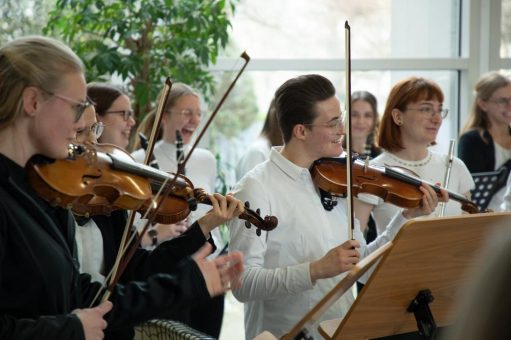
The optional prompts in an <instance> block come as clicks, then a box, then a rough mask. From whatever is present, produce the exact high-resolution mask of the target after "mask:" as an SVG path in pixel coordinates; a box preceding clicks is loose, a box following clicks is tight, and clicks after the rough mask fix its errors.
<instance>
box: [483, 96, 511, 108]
mask: <svg viewBox="0 0 511 340" xmlns="http://www.w3.org/2000/svg"><path fill="white" fill-rule="evenodd" d="M488 101H489V102H490V103H493V104H495V105H499V106H502V107H508V106H510V105H511V98H505V97H502V98H497V99H490V100H488Z"/></svg>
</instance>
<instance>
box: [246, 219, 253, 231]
mask: <svg viewBox="0 0 511 340" xmlns="http://www.w3.org/2000/svg"><path fill="white" fill-rule="evenodd" d="M251 226H252V225H251V224H250V222H249V221H245V227H247V229H250V227H251Z"/></svg>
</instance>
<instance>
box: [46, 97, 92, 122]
mask: <svg viewBox="0 0 511 340" xmlns="http://www.w3.org/2000/svg"><path fill="white" fill-rule="evenodd" d="M41 90H43V91H44V92H46V93H47V94H49V95H50V96H52V97H55V98H59V99H61V100H63V101H65V102H67V103H68V104H71V107H72V108H73V110H74V111H75V123H76V122H78V121H79V120H80V118H82V116H83V113H84V112H85V109H87V108H88V107H89V106H94V102H93V101H92V100H90V98H89V97H87V99H85V101H83V102H81V101H79V100H76V99H73V98H70V97H67V96H64V95H61V94H58V93H53V92H50V91H47V90H45V89H41Z"/></svg>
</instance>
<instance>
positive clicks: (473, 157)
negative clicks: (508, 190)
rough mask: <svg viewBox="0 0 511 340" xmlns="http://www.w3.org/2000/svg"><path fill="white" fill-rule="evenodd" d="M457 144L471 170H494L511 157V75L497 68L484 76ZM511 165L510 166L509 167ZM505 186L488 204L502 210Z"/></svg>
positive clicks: (462, 158)
mask: <svg viewBox="0 0 511 340" xmlns="http://www.w3.org/2000/svg"><path fill="white" fill-rule="evenodd" d="M475 96H476V98H475V100H474V103H473V104H472V110H471V111H470V115H469V117H468V120H467V122H466V123H465V126H464V127H463V130H462V133H461V136H460V142H459V147H458V156H459V157H460V158H461V160H462V161H463V162H465V164H466V165H467V167H468V170H469V171H470V172H471V173H478V172H487V171H493V170H496V169H498V168H500V167H501V166H503V165H504V163H506V162H507V161H508V160H510V159H511V129H510V127H509V126H510V124H511V79H510V78H509V77H506V76H504V75H502V74H500V73H498V72H491V73H488V74H485V75H484V76H482V77H481V78H480V79H479V81H478V82H477V83H476V85H475ZM510 167H511V165H509V166H508V171H509V168H510ZM504 192H505V187H504V188H502V189H500V190H499V191H497V192H496V193H495V194H494V195H493V197H492V199H491V201H490V202H489V205H488V208H490V209H493V210H495V211H499V210H500V204H501V203H502V202H503V199H504Z"/></svg>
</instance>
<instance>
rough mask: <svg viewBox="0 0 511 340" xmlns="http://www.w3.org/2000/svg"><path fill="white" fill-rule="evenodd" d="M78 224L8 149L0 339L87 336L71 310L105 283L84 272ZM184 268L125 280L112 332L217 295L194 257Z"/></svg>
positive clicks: (0, 197)
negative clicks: (37, 188)
mask: <svg viewBox="0 0 511 340" xmlns="http://www.w3.org/2000/svg"><path fill="white" fill-rule="evenodd" d="M74 226H75V221H74V219H73V217H72V215H71V214H70V212H69V211H68V210H66V209H61V208H55V207H52V206H50V205H49V204H48V203H46V202H44V201H43V200H41V199H40V198H38V196H37V194H35V192H34V191H33V190H32V189H31V188H30V187H29V186H28V185H27V181H26V172H25V170H24V169H23V168H22V167H20V166H19V165H17V164H15V163H14V162H12V161H11V160H9V159H8V158H6V157H5V156H3V155H1V154H0V339H17V340H19V339H80V340H81V339H84V334H83V328H82V326H81V323H80V321H79V319H78V318H77V317H76V316H75V315H73V314H70V312H71V311H72V310H74V309H76V308H88V307H89V304H90V301H91V300H92V298H93V297H94V295H95V294H96V292H97V291H98V289H99V284H98V283H91V280H90V276H89V275H88V274H79V272H78V266H77V261H76V246H75V243H74V231H75V229H74ZM176 267H177V268H176V272H175V275H174V276H171V275H168V274H158V275H153V276H151V277H150V278H149V279H148V280H147V281H146V282H131V283H129V284H126V285H125V286H122V285H118V286H117V287H116V288H115V289H114V291H113V293H112V297H111V299H110V300H111V301H112V302H113V304H114V307H113V309H112V311H110V312H109V313H108V314H107V315H106V321H107V322H108V328H107V330H113V331H115V330H118V329H123V328H125V327H132V326H133V325H135V324H138V323H140V322H143V321H145V320H149V319H152V318H154V317H156V316H158V315H160V314H162V313H164V312H165V311H168V309H169V308H178V306H179V304H180V303H183V301H188V302H189V301H192V300H193V299H194V298H197V299H199V298H207V297H208V296H209V294H208V291H207V288H206V285H205V282H204V279H203V277H202V275H201V273H200V271H199V269H198V267H197V265H196V264H195V262H194V261H193V260H191V259H190V258H187V259H185V260H183V261H182V262H181V263H180V264H179V265H177V266H176Z"/></svg>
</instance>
